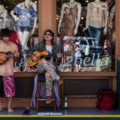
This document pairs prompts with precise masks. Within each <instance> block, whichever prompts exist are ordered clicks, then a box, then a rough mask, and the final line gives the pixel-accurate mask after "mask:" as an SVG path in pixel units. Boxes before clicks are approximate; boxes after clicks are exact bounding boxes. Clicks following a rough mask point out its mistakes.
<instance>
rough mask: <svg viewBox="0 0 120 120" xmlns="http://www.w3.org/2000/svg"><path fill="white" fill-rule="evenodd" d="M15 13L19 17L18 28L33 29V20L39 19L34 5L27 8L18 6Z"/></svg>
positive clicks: (14, 10)
mask: <svg viewBox="0 0 120 120" xmlns="http://www.w3.org/2000/svg"><path fill="white" fill-rule="evenodd" d="M13 12H14V13H15V14H16V15H17V16H18V17H19V20H18V22H17V26H18V27H20V26H22V27H33V18H37V17H38V14H37V12H36V11H35V10H34V8H33V7H32V5H30V6H29V7H27V8H25V7H22V6H16V7H15V8H14V9H13Z"/></svg>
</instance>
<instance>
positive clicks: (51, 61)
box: [33, 30, 63, 104]
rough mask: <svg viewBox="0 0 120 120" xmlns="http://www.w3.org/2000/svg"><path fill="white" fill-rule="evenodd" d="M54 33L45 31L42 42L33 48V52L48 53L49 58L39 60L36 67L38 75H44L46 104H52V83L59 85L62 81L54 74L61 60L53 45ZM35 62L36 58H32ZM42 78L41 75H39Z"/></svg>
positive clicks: (55, 45) (56, 46)
mask: <svg viewBox="0 0 120 120" xmlns="http://www.w3.org/2000/svg"><path fill="white" fill-rule="evenodd" d="M53 40H54V33H53V32H52V31H51V30H46V31H45V33H44V38H43V42H40V43H38V44H37V45H35V46H34V47H33V50H35V51H40V52H42V51H48V53H49V56H47V59H45V58H44V57H43V58H42V59H41V60H40V62H39V63H38V64H37V65H36V66H37V71H38V73H44V74H45V79H46V80H45V82H46V83H45V85H46V103H47V104H49V103H51V102H52V97H51V96H52V86H53V81H54V80H57V83H58V85H61V84H62V83H63V81H62V80H61V78H60V76H59V75H58V73H57V72H56V69H57V68H56V65H57V64H59V61H60V60H61V58H62V54H61V53H59V46H58V45H57V44H55V43H54V41H53ZM33 60H34V61H36V57H34V58H33ZM39 77H40V78H38V81H39V79H41V78H42V74H41V75H39Z"/></svg>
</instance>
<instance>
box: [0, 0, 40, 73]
mask: <svg viewBox="0 0 120 120" xmlns="http://www.w3.org/2000/svg"><path fill="white" fill-rule="evenodd" d="M2 28H9V29H10V30H11V33H12V34H11V37H10V41H12V42H14V43H15V44H17V46H18V48H19V52H20V57H19V59H18V60H17V61H16V62H15V64H14V66H15V72H20V71H34V70H35V69H30V68H29V67H28V65H27V58H28V56H29V53H30V50H31V48H32V47H33V46H34V45H35V44H37V43H38V1H37V0H7V1H0V30H1V29H2Z"/></svg>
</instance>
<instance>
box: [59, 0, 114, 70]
mask: <svg viewBox="0 0 120 120" xmlns="http://www.w3.org/2000/svg"><path fill="white" fill-rule="evenodd" d="M57 43H58V44H59V45H61V46H62V52H63V56H62V62H61V64H60V65H59V66H58V68H59V70H60V71H61V72H86V71H88V72H111V71H115V0H57Z"/></svg>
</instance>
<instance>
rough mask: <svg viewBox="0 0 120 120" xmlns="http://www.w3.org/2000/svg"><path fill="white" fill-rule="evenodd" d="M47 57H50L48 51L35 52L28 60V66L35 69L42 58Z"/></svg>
mask: <svg viewBox="0 0 120 120" xmlns="http://www.w3.org/2000/svg"><path fill="white" fill-rule="evenodd" d="M47 55H49V53H48V51H43V52H39V51H34V52H33V53H32V54H31V55H30V57H29V58H28V60H27V65H28V66H29V67H33V66H35V65H37V64H38V63H39V62H40V60H41V58H43V57H44V56H47Z"/></svg>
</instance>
